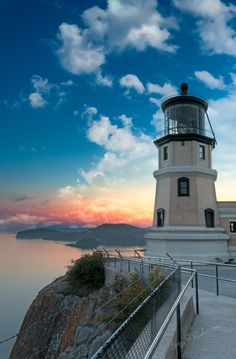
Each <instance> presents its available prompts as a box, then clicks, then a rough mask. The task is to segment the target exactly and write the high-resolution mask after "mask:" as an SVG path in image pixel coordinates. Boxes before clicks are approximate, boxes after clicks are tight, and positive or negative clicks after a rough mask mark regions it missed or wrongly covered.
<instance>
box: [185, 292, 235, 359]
mask: <svg viewBox="0 0 236 359" xmlns="http://www.w3.org/2000/svg"><path fill="white" fill-rule="evenodd" d="M199 299H200V314H199V315H198V316H196V318H195V319H194V321H193V324H192V326H191V329H190V331H189V333H188V334H187V335H186V337H185V338H182V342H183V346H184V348H185V349H184V352H183V359H232V358H236V300H235V299H232V298H228V297H223V296H219V297H217V296H216V295H215V294H212V293H209V292H206V291H202V290H200V291H199Z"/></svg>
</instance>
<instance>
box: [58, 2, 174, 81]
mask: <svg viewBox="0 0 236 359" xmlns="http://www.w3.org/2000/svg"><path fill="white" fill-rule="evenodd" d="M82 21H83V25H84V26H83V28H82V26H81V27H79V26H78V25H76V24H72V25H71V24H67V23H62V24H61V25H60V27H59V32H58V38H57V40H58V49H57V52H56V53H57V55H58V57H59V59H60V61H61V64H62V66H63V67H64V68H65V69H66V70H67V71H69V72H71V73H73V74H76V75H79V74H82V73H86V74H88V73H95V74H96V73H98V76H99V73H100V71H101V66H102V65H103V64H104V63H105V62H106V56H107V54H109V53H110V52H112V51H116V50H119V51H122V50H124V49H126V48H127V47H133V48H135V49H136V50H138V51H144V50H145V49H146V48H147V47H153V48H155V49H157V50H161V51H165V52H174V51H175V50H176V46H175V45H173V44H170V43H169V40H170V38H171V33H170V31H169V29H177V24H176V21H175V19H174V18H173V17H167V18H164V17H163V16H162V15H161V14H160V12H159V11H158V10H157V1H156V0H130V1H127V0H108V1H107V7H106V8H105V9H102V8H100V7H98V6H93V7H91V8H88V9H86V10H85V11H84V12H83V14H82ZM98 82H99V81H98ZM107 83H108V82H107V81H106V85H105V86H107ZM109 83H110V82H109ZM100 84H101V83H100Z"/></svg>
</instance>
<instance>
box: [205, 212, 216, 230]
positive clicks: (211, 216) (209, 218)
mask: <svg viewBox="0 0 236 359" xmlns="http://www.w3.org/2000/svg"><path fill="white" fill-rule="evenodd" d="M205 219H206V227H215V213H214V210H213V209H211V208H207V209H205Z"/></svg>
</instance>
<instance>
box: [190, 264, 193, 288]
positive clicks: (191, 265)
mask: <svg viewBox="0 0 236 359" xmlns="http://www.w3.org/2000/svg"><path fill="white" fill-rule="evenodd" d="M190 267H191V269H193V262H192V261H191V262H190ZM191 284H192V288H193V280H192V282H191Z"/></svg>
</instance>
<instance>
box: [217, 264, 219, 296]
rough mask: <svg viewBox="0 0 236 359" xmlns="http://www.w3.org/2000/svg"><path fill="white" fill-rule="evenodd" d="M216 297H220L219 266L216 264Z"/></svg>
mask: <svg viewBox="0 0 236 359" xmlns="http://www.w3.org/2000/svg"><path fill="white" fill-rule="evenodd" d="M216 295H219V279H218V264H216Z"/></svg>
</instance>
